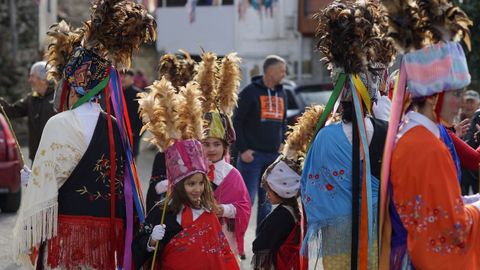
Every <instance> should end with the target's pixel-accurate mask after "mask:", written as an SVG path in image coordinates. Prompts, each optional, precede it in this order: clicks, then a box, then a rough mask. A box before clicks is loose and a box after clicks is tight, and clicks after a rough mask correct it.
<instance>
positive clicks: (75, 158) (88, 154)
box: [14, 0, 156, 269]
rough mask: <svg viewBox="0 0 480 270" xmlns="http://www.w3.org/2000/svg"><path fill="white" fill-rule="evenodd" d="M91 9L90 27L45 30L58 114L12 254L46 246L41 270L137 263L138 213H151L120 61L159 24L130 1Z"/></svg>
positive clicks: (106, 0) (44, 142)
mask: <svg viewBox="0 0 480 270" xmlns="http://www.w3.org/2000/svg"><path fill="white" fill-rule="evenodd" d="M91 10H92V14H91V19H90V20H89V21H87V22H85V23H84V24H83V26H82V27H80V28H77V29H71V28H70V26H69V25H68V24H67V23H66V22H65V21H61V22H60V23H58V24H55V25H53V26H52V27H51V28H50V31H49V32H48V33H47V34H48V38H49V42H50V44H49V46H48V62H49V63H50V64H51V66H52V69H51V70H49V76H50V77H53V78H54V79H55V80H57V81H62V84H63V87H62V88H61V90H59V93H57V95H58V96H59V97H60V105H59V107H60V108H59V111H60V113H59V114H57V115H56V116H54V117H52V118H50V119H49V121H48V122H47V124H46V126H45V129H44V131H43V134H42V138H41V141H40V145H39V148H38V152H37V154H36V156H35V160H34V162H33V167H32V174H31V177H30V178H31V179H30V183H29V185H28V187H27V188H26V190H25V196H23V198H22V199H23V200H22V204H21V209H20V212H19V216H18V219H17V223H16V226H15V229H14V253H15V254H14V255H15V256H17V255H18V256H19V257H20V258H25V257H26V256H27V255H29V253H30V251H31V250H32V249H33V250H34V251H33V255H35V253H36V252H35V249H36V248H38V249H37V251H38V257H37V258H38V259H37V262H36V264H37V265H36V267H37V269H116V268H123V269H131V265H132V261H131V260H132V256H131V249H130V247H131V241H132V237H133V222H134V218H135V214H136V215H137V216H138V218H139V219H140V220H142V218H143V216H142V215H143V208H142V205H141V199H140V198H139V197H138V196H136V195H137V194H138V193H137V190H136V188H137V187H138V186H137V183H138V178H137V176H136V170H135V164H134V163H133V159H132V152H131V136H130V134H131V132H130V131H129V127H128V126H129V123H128V120H127V119H128V114H127V112H126V110H125V111H123V109H125V103H124V101H123V99H122V97H123V94H122V88H121V81H120V76H119V73H118V71H117V67H120V66H128V65H129V64H130V62H131V58H132V52H133V51H134V50H135V49H138V47H139V46H140V45H141V43H143V42H144V41H149V40H154V39H155V33H156V32H155V31H156V23H155V20H154V19H153V17H152V16H150V15H149V14H148V13H147V11H146V10H145V9H144V8H143V6H141V5H139V4H136V3H134V2H132V1H125V0H103V1H100V0H97V1H94V2H93V6H92V9H91ZM110 97H111V99H109V98H110ZM98 99H104V100H106V101H107V102H106V103H107V104H109V106H108V107H107V113H105V112H103V111H102V110H101V108H100V105H99V104H98V103H97V100H98ZM110 107H112V108H110ZM120 108H121V109H122V110H120ZM139 193H140V194H141V191H139ZM134 201H135V203H136V204H135V205H136V206H137V208H136V212H135V210H134V209H133V206H134ZM32 257H35V256H32ZM23 262H25V263H26V264H30V262H27V261H26V260H24V261H23Z"/></svg>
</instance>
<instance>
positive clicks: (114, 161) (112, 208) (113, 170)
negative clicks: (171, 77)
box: [105, 85, 117, 241]
mask: <svg viewBox="0 0 480 270" xmlns="http://www.w3.org/2000/svg"><path fill="white" fill-rule="evenodd" d="M105 99H106V102H105V103H106V105H107V114H108V116H107V119H108V120H107V121H108V139H109V143H110V194H111V196H110V225H111V227H110V228H111V231H110V237H111V239H112V241H115V232H114V231H113V228H114V226H113V225H114V222H115V221H114V219H115V200H116V196H115V174H116V171H117V158H116V155H115V141H114V139H113V127H112V117H111V115H112V114H111V109H110V89H109V87H108V85H107V87H105Z"/></svg>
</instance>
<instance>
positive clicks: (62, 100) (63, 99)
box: [58, 81, 69, 112]
mask: <svg viewBox="0 0 480 270" xmlns="http://www.w3.org/2000/svg"><path fill="white" fill-rule="evenodd" d="M68 91H69V88H68V83H67V82H66V81H65V82H63V86H62V95H61V96H60V108H59V109H58V111H59V112H63V110H64V107H65V102H66V100H67V93H68Z"/></svg>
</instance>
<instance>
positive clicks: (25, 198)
mask: <svg viewBox="0 0 480 270" xmlns="http://www.w3.org/2000/svg"><path fill="white" fill-rule="evenodd" d="M87 146H88V145H87V143H86V141H85V138H84V135H83V132H82V129H81V125H80V122H79V120H78V119H77V117H76V116H75V113H74V112H73V111H65V112H62V113H60V114H57V115H55V116H53V117H52V118H51V119H50V120H49V121H48V122H47V124H46V125H45V128H44V131H43V134H42V138H41V140H40V145H39V147H38V151H37V153H36V156H35V160H34V162H33V166H32V174H31V176H30V179H29V183H28V186H27V187H26V189H25V190H24V193H23V195H22V203H21V207H20V211H19V216H18V218H17V223H16V225H15V228H14V231H13V236H14V238H13V255H14V257H15V259H16V260H17V261H18V262H22V263H25V262H26V261H28V260H25V255H28V254H29V252H30V249H31V248H32V247H35V246H37V245H38V244H40V243H41V242H43V241H45V240H48V239H51V238H52V237H54V236H56V234H57V217H58V199H57V197H58V189H59V188H60V187H61V186H62V185H63V184H64V183H65V181H66V180H67V178H68V177H69V176H70V174H71V173H72V171H73V169H74V168H75V166H76V165H77V164H78V162H79V161H80V159H81V158H82V156H83V154H84V153H85V151H86V150H87Z"/></svg>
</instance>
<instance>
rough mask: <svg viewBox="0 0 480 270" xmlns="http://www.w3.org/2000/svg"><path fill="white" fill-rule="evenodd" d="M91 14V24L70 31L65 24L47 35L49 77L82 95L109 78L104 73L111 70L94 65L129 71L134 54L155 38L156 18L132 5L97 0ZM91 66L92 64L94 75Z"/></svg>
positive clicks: (118, 1) (54, 28) (56, 25)
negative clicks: (61, 80)
mask: <svg viewBox="0 0 480 270" xmlns="http://www.w3.org/2000/svg"><path fill="white" fill-rule="evenodd" d="M91 11H92V13H91V17H90V20H89V21H87V22H85V23H84V25H83V26H81V27H80V28H77V29H71V28H70V26H69V25H68V24H67V23H66V22H64V21H62V22H60V23H58V24H54V25H52V26H51V27H50V30H49V31H48V32H47V35H48V39H49V42H50V45H49V46H48V52H47V56H48V63H49V64H51V65H52V67H53V69H52V70H51V71H50V76H51V77H53V78H55V79H56V80H60V79H62V78H63V79H66V81H68V83H69V85H70V86H72V87H74V88H75V90H77V92H79V93H80V94H82V95H84V94H86V93H87V92H88V91H89V90H91V89H92V88H93V87H95V86H96V84H95V83H97V84H98V83H99V82H101V81H102V80H103V79H104V78H106V77H107V76H108V74H107V70H104V69H107V68H108V67H107V68H104V67H100V69H96V67H95V62H99V61H104V62H106V63H109V64H110V63H112V64H114V65H115V66H122V67H128V66H129V65H130V63H131V58H132V54H133V51H134V50H136V49H138V48H139V47H140V45H141V43H143V42H149V41H154V40H155V38H156V22H155V20H154V18H153V17H152V16H151V15H149V14H148V13H147V11H146V10H145V8H144V7H143V6H142V5H139V4H137V3H135V2H133V1H127V0H96V1H95V2H94V3H93V6H92V8H91ZM88 63H93V66H94V67H93V72H92V70H90V67H91V65H87V64H88ZM104 66H105V65H104ZM107 66H108V65H107ZM67 67H68V69H67ZM66 69H67V70H66ZM90 81H93V82H94V83H90ZM94 84H95V85H94Z"/></svg>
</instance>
